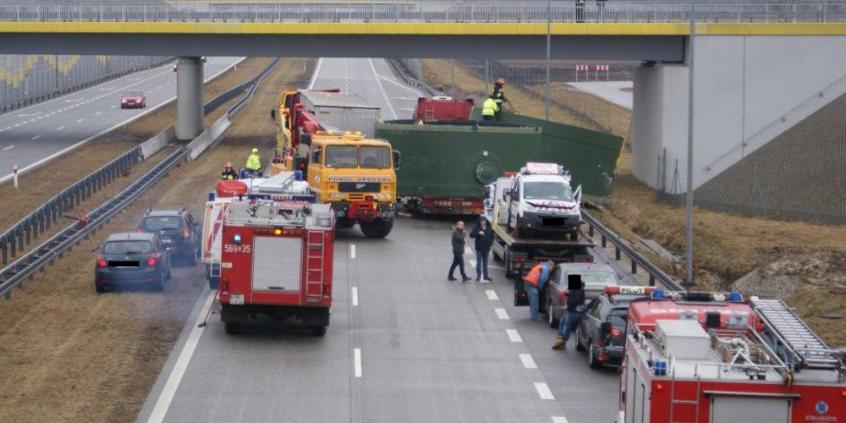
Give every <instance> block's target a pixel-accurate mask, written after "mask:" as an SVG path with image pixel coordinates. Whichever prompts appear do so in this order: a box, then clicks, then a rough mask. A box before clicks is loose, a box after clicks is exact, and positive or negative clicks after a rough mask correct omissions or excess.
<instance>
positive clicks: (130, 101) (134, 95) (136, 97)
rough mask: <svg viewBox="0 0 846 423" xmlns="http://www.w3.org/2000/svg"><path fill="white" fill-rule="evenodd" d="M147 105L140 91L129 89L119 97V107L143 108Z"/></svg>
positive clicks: (145, 98)
mask: <svg viewBox="0 0 846 423" xmlns="http://www.w3.org/2000/svg"><path fill="white" fill-rule="evenodd" d="M145 107H147V97H145V96H144V93H142V92H140V91H130V92H128V93H126V94H124V95H123V97H121V98H120V108H121V109H143V108H145Z"/></svg>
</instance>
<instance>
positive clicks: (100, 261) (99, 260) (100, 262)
mask: <svg viewBox="0 0 846 423" xmlns="http://www.w3.org/2000/svg"><path fill="white" fill-rule="evenodd" d="M106 266H108V263H106V258H105V257H103V256H99V257H97V267H106Z"/></svg>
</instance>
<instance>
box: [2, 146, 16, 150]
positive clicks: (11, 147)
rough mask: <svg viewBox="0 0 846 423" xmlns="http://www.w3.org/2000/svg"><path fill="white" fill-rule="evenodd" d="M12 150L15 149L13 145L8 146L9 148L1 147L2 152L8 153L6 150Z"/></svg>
mask: <svg viewBox="0 0 846 423" xmlns="http://www.w3.org/2000/svg"><path fill="white" fill-rule="evenodd" d="M13 148H15V145H14V144H12V145H10V146H8V147H3V151H8V150H11V149H13Z"/></svg>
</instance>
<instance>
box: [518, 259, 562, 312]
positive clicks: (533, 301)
mask: <svg viewBox="0 0 846 423" xmlns="http://www.w3.org/2000/svg"><path fill="white" fill-rule="evenodd" d="M552 266H555V263H553V262H552V260H550V261H545V262H542V263H538V264H537V265H535V267H533V268H532V270H529V273H528V274H526V277H524V278H523V289H524V290H525V291H526V295H527V296H528V297H529V317H530V318H531V319H532V320H539V319H540V302H539V301H538V299H539V298H538V296H539V295H540V290H542V289H543V288H544V287H545V286H546V282H547V281H548V280H549V274H550V272H552Z"/></svg>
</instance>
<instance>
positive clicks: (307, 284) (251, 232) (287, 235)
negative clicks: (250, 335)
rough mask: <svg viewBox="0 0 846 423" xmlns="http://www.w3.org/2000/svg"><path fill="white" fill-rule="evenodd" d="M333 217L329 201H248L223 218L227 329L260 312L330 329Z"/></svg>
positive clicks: (320, 331)
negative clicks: (325, 202) (324, 202)
mask: <svg viewBox="0 0 846 423" xmlns="http://www.w3.org/2000/svg"><path fill="white" fill-rule="evenodd" d="M334 236H335V231H334V216H333V214H332V212H331V210H330V209H329V206H328V205H326V204H311V203H308V202H303V201H273V200H266V199H257V200H249V199H243V198H239V199H238V200H234V201H232V202H231V203H230V204H229V207H228V208H227V209H226V217H225V218H224V223H223V235H222V241H223V247H222V255H221V262H220V267H221V273H220V290H219V297H218V298H219V300H220V304H221V312H220V319H221V321H223V323H224V328H225V330H226V333H228V334H237V333H239V332H240V331H241V328H242V325H244V324H246V323H248V321H249V320H250V319H255V318H256V317H257V316H258V315H259V314H263V315H268V316H271V317H273V318H276V319H279V320H282V319H288V318H296V319H298V320H300V321H301V322H302V323H303V325H304V326H306V327H308V328H309V330H310V331H311V333H312V334H313V335H315V336H323V335H325V334H326V327H327V326H328V325H329V309H330V307H331V306H332V263H333V244H334Z"/></svg>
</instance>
